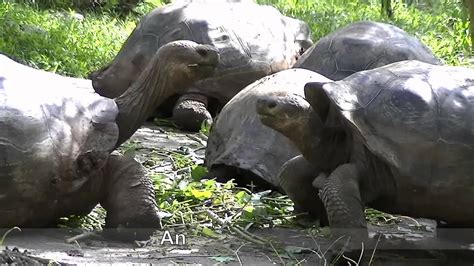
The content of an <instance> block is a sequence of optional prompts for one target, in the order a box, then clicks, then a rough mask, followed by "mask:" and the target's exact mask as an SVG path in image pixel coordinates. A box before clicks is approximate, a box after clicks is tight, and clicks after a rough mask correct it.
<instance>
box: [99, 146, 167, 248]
mask: <svg viewBox="0 0 474 266" xmlns="http://www.w3.org/2000/svg"><path fill="white" fill-rule="evenodd" d="M100 204H101V205H102V206H103V207H104V208H105V210H106V211H107V217H106V220H105V222H106V224H105V227H106V228H107V229H106V230H105V232H106V235H107V236H110V237H115V238H123V239H129V238H133V239H146V238H148V237H149V236H150V235H151V234H152V233H153V232H154V231H155V230H156V229H160V228H161V222H160V217H159V215H158V206H157V204H156V201H155V191H154V188H153V183H152V181H151V180H150V179H149V178H148V176H146V172H145V168H144V167H143V166H142V165H141V164H140V163H138V162H137V161H135V160H134V159H133V158H131V157H127V156H124V155H121V154H118V153H115V152H114V153H112V154H111V155H110V157H109V159H108V161H107V165H106V167H105V171H104V197H103V199H102V200H101V201H100ZM109 228H115V229H114V230H110V229H109Z"/></svg>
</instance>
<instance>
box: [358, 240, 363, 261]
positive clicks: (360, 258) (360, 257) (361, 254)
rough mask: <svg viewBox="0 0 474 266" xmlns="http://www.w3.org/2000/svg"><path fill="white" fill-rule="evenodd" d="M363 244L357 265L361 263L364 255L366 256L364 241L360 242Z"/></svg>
mask: <svg viewBox="0 0 474 266" xmlns="http://www.w3.org/2000/svg"><path fill="white" fill-rule="evenodd" d="M360 245H361V246H362V250H361V251H360V255H359V260H358V261H357V265H359V263H360V261H361V260H362V256H364V242H360Z"/></svg>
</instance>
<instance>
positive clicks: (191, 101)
mask: <svg viewBox="0 0 474 266" xmlns="http://www.w3.org/2000/svg"><path fill="white" fill-rule="evenodd" d="M172 120H173V122H174V123H175V124H176V125H177V126H178V127H179V128H181V129H183V130H187V131H199V130H200V129H201V125H202V123H203V122H204V121H207V122H208V123H209V124H211V123H212V116H211V114H210V113H209V111H208V110H207V98H206V97H205V96H203V95H198V94H186V95H183V96H181V97H180V98H179V99H178V102H177V103H176V105H175V107H174V109H173V117H172Z"/></svg>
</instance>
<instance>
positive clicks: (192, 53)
mask: <svg viewBox="0 0 474 266" xmlns="http://www.w3.org/2000/svg"><path fill="white" fill-rule="evenodd" d="M156 56H158V58H160V60H156V61H155V62H156V63H159V64H161V63H162V62H164V61H165V62H167V64H168V65H167V66H166V67H167V68H168V69H169V71H170V73H173V79H174V80H176V81H184V80H186V81H197V80H201V79H205V78H208V77H210V76H212V75H213V74H214V72H215V70H216V68H217V65H218V64H219V52H218V51H217V49H216V48H214V47H213V46H211V45H205V44H197V43H195V42H192V41H175V42H171V43H168V44H166V45H164V46H162V47H161V48H160V49H159V50H158V52H157V55H156ZM179 87H182V86H179Z"/></svg>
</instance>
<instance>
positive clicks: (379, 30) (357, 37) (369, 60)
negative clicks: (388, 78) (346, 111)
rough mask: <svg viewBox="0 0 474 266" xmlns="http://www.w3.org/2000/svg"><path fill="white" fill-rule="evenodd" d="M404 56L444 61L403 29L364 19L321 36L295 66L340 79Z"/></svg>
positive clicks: (406, 58)
mask: <svg viewBox="0 0 474 266" xmlns="http://www.w3.org/2000/svg"><path fill="white" fill-rule="evenodd" d="M403 60H419V61H422V62H425V63H430V64H434V65H439V64H441V62H440V61H439V60H438V59H437V58H436V56H434V55H433V53H432V52H431V50H430V49H429V48H428V47H427V46H425V45H424V44H423V43H421V42H420V41H419V40H418V39H417V38H415V37H413V36H411V35H410V34H408V33H407V32H405V31H404V30H402V29H400V28H398V27H396V26H393V25H390V24H386V23H380V22H372V21H361V22H355V23H352V24H349V25H347V26H345V27H342V28H340V29H338V30H336V31H334V32H332V33H331V34H329V35H327V36H325V37H324V38H321V39H320V40H319V41H318V42H317V43H315V44H314V45H313V46H312V47H311V48H309V49H308V50H307V51H306V52H305V53H304V54H303V55H302V56H301V58H300V59H299V60H298V61H297V62H296V63H295V65H294V67H298V68H305V69H309V70H313V71H316V72H318V73H320V74H322V75H324V76H325V77H327V78H329V79H332V80H341V79H343V78H345V77H347V76H349V75H351V74H354V73H356V72H359V71H362V70H368V69H373V68H376V67H381V66H384V65H387V64H390V63H394V62H398V61H403Z"/></svg>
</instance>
